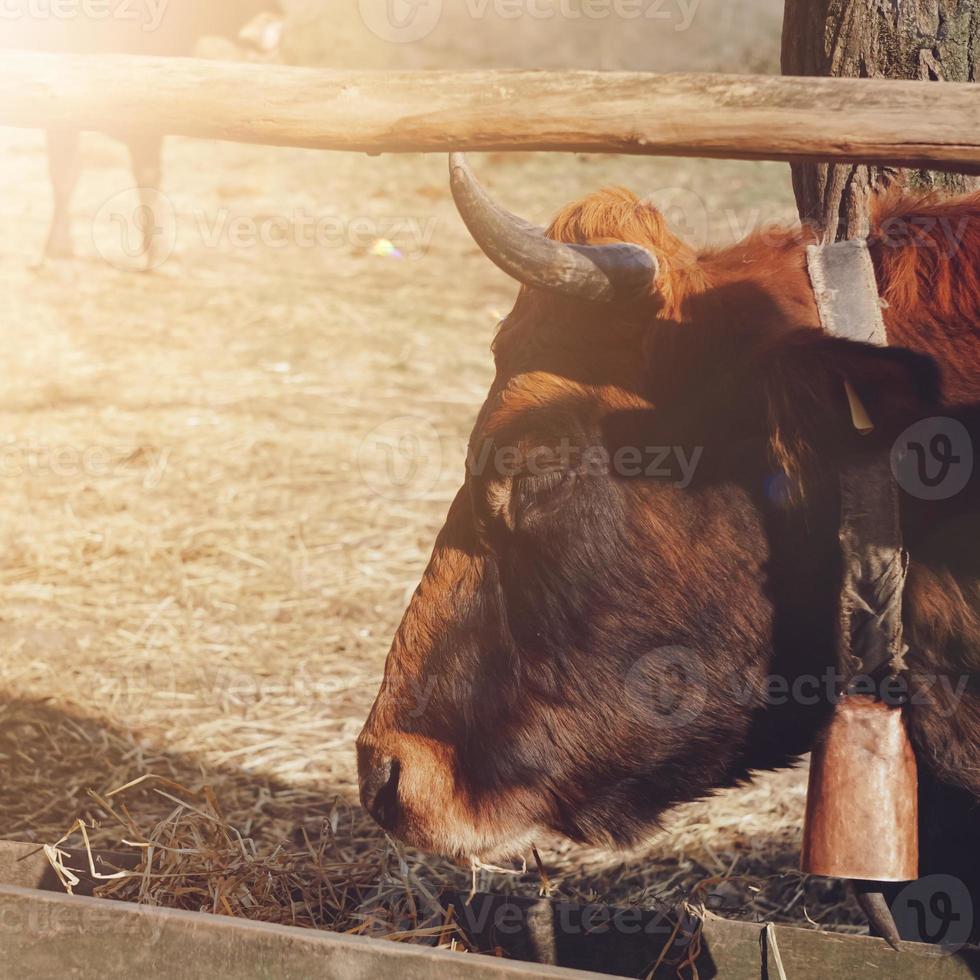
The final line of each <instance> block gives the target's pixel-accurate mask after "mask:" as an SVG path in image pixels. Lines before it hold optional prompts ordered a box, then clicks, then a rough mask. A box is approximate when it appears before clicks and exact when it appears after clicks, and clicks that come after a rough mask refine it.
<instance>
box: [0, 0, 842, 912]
mask: <svg viewBox="0 0 980 980" xmlns="http://www.w3.org/2000/svg"><path fill="white" fill-rule="evenodd" d="M24 2H25V3H26V2H27V0H24ZM33 2H36V3H41V2H42V0H33ZM80 2H84V0H80ZM147 2H148V0H147ZM170 2H171V3H177V0H170ZM403 3H404V4H405V6H404V9H401V8H400V7H399V4H403ZM436 3H437V0H429V4H428V5H427V4H425V3H424V2H421V3H420V4H418V5H413V4H408V3H407V0H392V4H390V5H389V4H387V3H386V0H361V3H356V2H352V0H344V2H340V0H338V2H330V3H328V2H324V0H289V2H288V3H287V4H286V19H285V27H284V31H283V33H282V36H281V40H280V43H279V46H278V50H277V51H276V52H269V51H265V52H262V53H259V52H257V50H256V46H255V45H254V44H253V45H252V46H243V45H242V44H241V43H240V42H239V39H237V38H235V37H233V36H231V35H233V34H234V33H235V31H228V32H226V35H225V36H223V37H218V36H214V35H211V34H208V35H206V36H203V37H202V38H200V39H198V38H197V37H195V38H194V39H193V44H192V45H190V47H191V48H192V49H193V53H196V54H197V55H199V56H209V57H220V58H236V59H245V58H248V59H253V60H263V59H268V60H273V61H283V62H287V63H290V64H304V65H317V66H324V67H330V68H393V67H398V68H457V69H462V68H477V67H479V68H502V67H524V68H536V67H541V68H602V69H623V68H629V69H643V70H652V71H681V70H686V71H691V70H704V71H723V72H771V73H775V72H777V71H778V60H779V59H778V52H779V35H780V21H781V6H782V5H781V3H780V0H699V2H698V0H690V2H681V0H667V2H663V3H660V2H659V0H650V2H648V3H643V4H640V7H641V8H642V9H643V10H644V11H646V14H647V15H646V16H643V17H642V18H639V19H638V18H635V17H632V16H623V15H622V11H623V10H627V11H629V10H633V9H634V7H633V5H632V4H630V3H629V2H628V0H623V5H621V6H617V5H616V4H614V3H611V4H610V5H608V6H607V7H605V8H602V9H605V10H606V13H607V16H604V17H587V16H585V15H584V14H583V13H582V11H583V10H584V9H585V7H583V4H582V3H581V2H578V0H563V2H562V3H559V2H558V0H555V2H554V3H550V2H549V0H538V2H537V3H536V4H530V5H524V6H523V7H522V6H520V5H518V8H517V16H514V10H515V7H514V4H513V2H512V0H511V2H506V0H504V2H501V0H498V2H496V3H494V2H484V0H467V2H465V3H450V2H448V0H446V2H445V3H443V4H441V6H438V7H434V6H432V5H435V4H436ZM10 9H13V8H10ZM589 9H593V8H589ZM433 10H435V12H436V14H437V16H434V17H433ZM391 11H394V13H395V15H397V16H396V18H395V21H394V22H393V21H392V19H391ZM522 11H523V12H522ZM528 11H533V15H532V14H531V13H529V12H528ZM149 12H150V11H149V10H147V13H148V14H149ZM549 12H550V15H549ZM35 13H36V12H35ZM542 14H544V16H541V15H542ZM171 15H173V11H169V12H168V16H171ZM39 16H40V15H38V16H35V15H30V14H29V20H28V21H26V22H25V21H24V19H23V18H21V19H19V20H18V19H16V18H7V19H0V46H17V45H23V44H24V43H25V40H24V38H25V34H24V29H25V25H26V26H29V27H31V29H32V30H34V31H35V32H37V31H40V34H41V35H44V31H45V30H48V29H49V27H50V25H49V24H48V22H46V21H44V18H43V16H40V20H39ZM31 17H33V19H30V18H31ZM399 18H401V19H399ZM426 18H430V20H428V21H427V20H426ZM406 25H407V26H406ZM89 26H90V27H91V26H92V25H89ZM59 29H60V30H65V31H67V34H66V35H64V36H66V37H69V38H70V37H71V36H73V35H72V32H73V31H77V30H79V27H78V23H77V22H72V23H71V24H69V25H67V26H66V25H64V24H62V25H60V27H59ZM236 29H237V24H236ZM100 30H101V28H99V27H98V26H96V27H95V34H96V35H97V36H101V35H99V31H100ZM419 33H421V35H422V36H417V37H416V36H413V35H415V34H419ZM37 36H38V35H37V34H36V33H35V35H34V41H32V42H31V43H35V44H36V43H37ZM74 36H76V37H77V36H78V35H74ZM259 47H261V45H260V46H259ZM187 53H192V52H191V51H190V50H188V52H187ZM0 57H3V54H2V52H0ZM151 123H152V121H151V120H148V126H149V128H152V125H151ZM119 135H123V136H125V134H116V137H118V136H119ZM80 145H81V149H80V158H79V166H78V175H79V176H78V183H77V186H76V187H74V189H73V195H72V197H71V200H70V205H69V218H70V221H69V225H68V227H69V232H70V247H71V251H72V252H73V255H72V256H70V257H59V258H50V257H46V256H45V254H44V252H45V243H46V241H47V240H48V235H49V229H50V227H51V221H52V213H53V188H52V182H51V180H50V179H49V175H48V158H47V154H46V149H45V139H44V134H43V133H42V132H41V131H40V130H10V129H7V130H2V129H0V191H2V193H0V288H2V298H3V310H4V314H3V316H2V318H0V331H2V339H3V350H4V357H3V358H2V360H0V391H2V396H0V500H2V501H3V507H2V508H0V643H2V646H0V650H2V654H0V770H2V773H3V779H2V781H3V786H4V791H3V793H2V794H0V837H3V838H8V839H10V838H12V839H21V840H30V841H39V842H53V841H55V840H57V839H58V838H59V837H60V836H61V835H62V833H63V832H64V831H65V830H67V829H68V828H69V826H70V825H71V823H72V821H73V820H74V819H75V817H76V816H78V815H82V814H84V815H86V816H87V818H88V819H90V820H91V821H92V822H93V824H96V825H97V826H96V828H95V829H94V830H93V831H92V836H93V840H94V841H95V842H97V843H102V844H107V845H118V833H117V831H115V830H114V829H113V827H112V826H111V822H107V821H106V814H105V813H104V812H103V811H101V810H100V808H99V805H98V804H97V803H96V802H94V801H93V800H92V798H91V797H90V796H88V795H87V790H88V789H90V788H94V789H96V790H98V791H99V792H100V793H104V792H106V791H108V790H110V789H112V788H114V787H116V786H120V785H122V784H123V783H126V782H128V781H129V780H131V779H134V778H137V777H139V776H140V775H142V774H144V773H148V772H153V773H159V774H163V775H167V776H169V777H171V778H173V779H176V780H179V781H180V782H182V783H184V784H186V785H188V786H200V785H204V784H207V785H210V786H211V787H213V790H214V794H215V796H216V798H217V799H218V800H219V801H220V803H221V806H222V808H223V813H224V815H225V817H226V818H227V819H228V820H229V821H230V822H231V823H233V824H234V825H235V826H236V827H238V828H239V829H241V831H242V832H243V833H244V834H247V835H251V836H253V837H254V838H255V840H256V841H257V842H258V845H259V846H263V847H266V846H268V847H274V846H275V844H277V843H278V842H280V841H282V840H296V839H297V835H299V834H302V833H304V832H305V833H308V834H312V835H314V836H316V835H320V834H326V835H328V836H329V837H330V842H331V843H330V846H331V847H332V848H334V851H333V852H331V853H334V854H335V858H336V862H337V865H338V867H346V866H350V867H354V866H355V865H356V866H358V867H361V868H363V867H368V868H369V869H370V874H369V875H368V876H367V878H368V879H371V878H372V876H373V878H374V879H376V878H377V876H378V875H379V874H381V872H382V871H383V870H384V869H385V868H387V867H389V862H390V860H392V857H391V854H392V852H391V850H390V845H389V844H387V843H386V841H385V840H384V838H383V836H382V835H381V833H380V832H379V831H377V830H376V829H375V828H374V827H373V826H372V825H371V823H370V821H368V820H367V819H366V817H365V816H364V815H363V814H362V813H361V811H360V809H359V807H358V805H357V795H356V789H355V759H354V752H353V742H354V738H355V736H356V734H357V732H358V730H359V728H360V726H361V724H362V722H363V719H364V717H365V716H366V713H367V710H368V708H369V707H370V704H371V702H372V700H373V698H374V694H375V691H376V688H377V685H378V682H379V680H380V676H381V670H382V665H383V662H384V657H385V654H386V652H387V647H388V643H389V641H390V637H391V636H392V634H393V632H394V630H395V628H396V627H397V624H398V621H399V619H400V616H401V613H402V611H403V609H404V606H405V603H406V600H407V598H408V596H409V595H410V594H411V592H412V590H413V589H414V587H415V585H416V583H417V581H418V579H419V577H420V575H421V572H422V570H423V567H424V564H425V562H426V559H427V556H428V552H429V549H430V548H431V544H432V542H433V540H434V537H435V534H436V532H437V530H438V528H439V527H440V525H441V523H442V520H443V517H444V514H445V511H446V508H447V506H448V503H449V501H450V499H451V498H452V496H453V494H454V492H455V490H456V488H457V486H458V483H459V480H460V476H461V473H462V468H463V462H464V449H463V447H464V444H465V440H466V437H467V435H468V433H469V428H470V426H471V425H472V422H473V419H474V417H475V413H476V410H477V408H478V407H479V405H480V403H481V402H482V399H483V397H484V394H485V392H486V389H487V385H488V384H489V381H490V378H491V373H492V370H491V369H492V364H491V359H490V354H489V344H490V341H491V339H492V337H493V332H494V328H495V325H496V323H497V322H498V320H499V319H500V318H501V316H502V315H504V314H505V313H506V311H507V310H508V309H509V306H510V304H511V303H512V302H513V299H514V296H515V295H516V286H515V285H514V284H513V283H512V282H510V281H509V280H508V279H507V278H506V277H505V276H503V274H501V273H499V272H498V271H497V270H496V269H494V268H493V267H492V266H491V265H490V264H489V262H487V261H486V260H485V259H484V258H483V256H482V255H481V254H480V253H479V251H478V249H477V248H476V246H475V245H474V244H473V243H472V241H471V240H470V238H469V237H468V235H467V234H466V233H465V230H464V229H463V227H462V224H461V223H460V221H459V220H458V218H457V216H456V214H455V211H454V209H453V207H452V204H451V200H450V197H449V193H448V186H447V178H446V161H445V159H444V158H442V157H423V156H386V157H380V158H366V157H361V156H356V155H347V154H336V153H320V152H313V151H307V150H296V149H289V150H286V149H276V148H268V147H257V146H244V145H235V144H227V143H219V142H212V141H204V140H190V139H183V138H168V139H167V140H166V141H165V142H164V145H163V154H162V162H161V165H160V167H159V170H158V173H157V174H156V175H155V176H154V178H153V182H152V185H151V186H149V187H147V186H146V183H145V181H143V182H142V183H143V184H144V187H143V193H142V194H141V193H139V192H138V191H137V190H136V186H137V181H136V179H135V178H134V175H133V171H132V168H131V166H130V158H129V152H128V150H127V146H126V143H125V142H124V141H120V140H119V139H118V138H113V137H110V136H108V135H106V134H98V133H95V134H84V135H83V137H82V139H81V144H80ZM474 166H475V167H476V169H477V172H478V173H479V174H480V176H481V179H483V180H485V182H486V184H487V185H488V187H489V188H490V190H491V191H492V192H493V193H494V194H495V195H496V197H497V198H498V199H499V200H501V201H502V202H503V203H505V204H507V205H508V206H509V207H511V208H512V209H514V210H516V211H518V212H519V213H521V214H524V215H526V216H527V217H528V218H530V219H532V220H535V221H538V222H546V221H547V220H548V219H549V217H550V216H551V215H552V214H553V213H554V212H555V211H556V210H557V209H558V208H559V207H560V206H562V205H563V204H564V203H566V202H568V201H570V200H572V199H575V198H577V197H579V196H582V195H583V194H585V193H588V192H589V191H592V190H595V189H597V188H599V187H601V186H603V185H608V184H619V185H625V186H627V187H630V188H632V189H633V190H635V191H637V192H638V193H640V194H644V195H649V197H650V199H651V200H652V201H653V202H654V203H656V204H657V205H658V206H659V207H661V208H662V209H663V210H664V212H665V213H666V214H667V216H668V219H669V220H670V221H671V223H672V225H673V226H674V228H675V230H676V231H678V232H679V233H680V234H682V235H684V236H685V237H687V238H688V239H690V240H692V242H693V243H695V244H700V245H706V244H709V243H729V242H732V241H734V240H737V239H738V238H741V237H742V236H743V235H744V234H745V233H746V232H747V231H749V230H750V229H752V228H754V227H757V226H759V225H760V224H766V223H770V222H774V221H792V220H795V207H794V205H793V198H792V192H791V187H790V177H789V168H788V167H786V166H784V165H781V164H768V163H758V164H754V163H735V162H724V161H705V160H658V159H644V158H638V157H616V156H598V155H559V154H501V153H496V154H484V155H476V156H474ZM147 208H149V211H147ZM148 220H150V225H148V224H147V221H148ZM147 228H149V230H150V232H151V236H150V237H151V239H152V241H153V246H154V247H153V250H152V255H150V256H148V255H147V254H145V252H144V251H143V250H142V248H141V236H142V235H143V233H144V232H146V230H147ZM61 251H63V252H64V251H65V249H62V250H61ZM379 450H380V451H379ZM392 459H394V463H393V464H392V462H391V461H392ZM804 788H805V774H803V773H800V772H790V773H781V774H769V775H766V776H763V777H761V778H760V779H759V780H758V781H757V782H756V783H755V784H753V785H752V786H748V787H744V788H741V789H738V790H732V791H728V792H726V793H723V794H720V795H719V797H718V798H717V799H715V800H713V801H710V802H708V803H704V804H698V805H693V806H689V807H686V808H684V809H683V810H681V811H680V812H679V813H677V814H675V815H674V816H672V817H671V818H670V819H669V820H668V822H667V824H666V826H665V828H664V830H663V831H662V832H660V833H659V834H658V835H656V837H655V838H654V839H653V840H652V841H651V842H650V844H649V845H648V846H647V847H645V848H643V849H641V851H640V852H638V853H636V854H633V855H629V856H622V855H615V854H610V853H606V852H602V851H596V850H589V849H583V848H577V847H572V846H571V845H569V844H567V843H565V842H561V841H552V840H542V841H539V842H538V846H539V849H540V851H541V855H542V859H543V861H544V864H545V866H546V867H547V869H548V873H549V876H550V878H551V880H552V882H553V884H554V886H555V887H556V888H557V889H558V891H559V892H560V893H562V894H566V895H571V896H577V897H588V898H600V899H603V900H606V901H610V902H614V903H616V904H629V903H641V904H647V905H649V904H652V903H655V902H657V901H661V900H663V901H672V902H674V901H678V900H680V899H683V898H685V897H686V896H688V895H690V894H691V893H692V890H693V889H695V887H696V886H697V885H698V884H699V883H701V882H703V881H705V880H706V879H717V881H716V882H715V884H714V885H712V886H711V889H710V891H711V895H712V896H713V897H712V899H711V900H712V902H713V903H714V904H713V907H715V908H717V909H718V910H720V911H724V912H725V913H726V914H736V915H745V916H748V917H757V916H761V915H765V916H769V917H774V918H776V919H777V920H778V919H786V920H789V921H794V922H798V923H802V922H804V921H805V915H804V908H805V910H806V913H807V914H808V915H809V916H811V917H812V918H813V919H814V920H815V921H818V922H820V923H821V924H823V925H828V924H836V925H837V926H838V927H840V928H845V929H846V928H853V927H852V926H851V925H850V923H852V922H854V921H855V919H854V918H853V916H852V913H851V910H850V907H849V906H847V905H846V904H844V901H845V899H844V895H843V893H842V892H841V891H840V890H839V889H838V888H837V886H835V885H832V884H828V883H819V882H813V881H811V882H806V881H803V880H801V879H800V877H799V876H798V875H797V874H796V873H795V867H796V861H797V853H798V845H799V823H800V818H801V814H802V807H803V797H804ZM128 806H129V807H130V812H131V813H133V814H134V815H135V817H134V818H135V819H137V820H140V821H153V820H156V819H159V818H161V815H162V814H164V813H165V812H168V811H169V809H170V808H171V804H170V803H168V802H167V801H166V800H161V799H160V797H159V796H155V795H154V794H153V793H152V792H149V791H147V792H141V791H140V792H136V793H135V794H134V795H132V796H131V798H130V799H129V801H128ZM338 814H341V817H338ZM324 821H326V823H324ZM404 860H405V861H406V862H408V863H407V865H406V866H407V867H410V868H411V869H412V873H413V874H415V875H417V876H418V879H419V880H424V881H426V882H427V883H428V885H427V887H429V888H437V887H438V886H439V885H440V884H441V883H444V882H446V881H456V882H459V881H460V880H461V877H460V872H459V870H458V869H455V868H452V867H450V866H448V865H446V864H444V863H443V862H440V861H438V860H437V859H434V858H431V857H429V856H424V855H417V854H415V855H413V854H408V855H405V856H404ZM345 862H346V865H345ZM480 878H481V880H480V882H479V884H480V886H481V887H483V888H490V889H509V890H517V891H524V892H526V893H528V894H536V893H537V888H538V880H537V876H536V875H524V876H521V875H518V876H506V877H505V876H501V875H494V874H492V873H490V872H481V876H480ZM463 879H466V876H465V875H463ZM379 928H380V927H379Z"/></svg>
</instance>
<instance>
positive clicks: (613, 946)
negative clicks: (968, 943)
mask: <svg viewBox="0 0 980 980" xmlns="http://www.w3.org/2000/svg"><path fill="white" fill-rule="evenodd" d="M96 860H97V862H98V861H104V862H105V865H104V866H105V868H106V869H108V868H109V867H110V866H114V867H119V865H120V862H125V861H127V860H128V861H131V860H132V857H131V856H129V857H128V858H126V857H120V856H118V855H111V856H109V855H106V856H104V857H98V856H97V857H96ZM69 863H71V864H72V866H73V867H76V868H82V867H85V866H87V863H88V859H87V856H86V855H85V854H84V852H81V853H75V854H74V855H73V860H72V861H70V862H69ZM92 884H93V882H92V881H91V879H89V880H86V879H85V878H84V877H83V879H82V882H81V884H80V885H79V886H78V888H77V891H78V892H79V894H77V895H74V896H71V895H66V894H64V892H63V890H62V888H61V886H60V884H59V883H58V880H57V878H56V876H55V874H54V872H53V870H52V868H51V866H50V865H49V864H48V862H47V859H46V858H45V856H44V854H43V852H42V851H41V850H40V849H39V848H38V847H37V846H36V845H33V844H13V843H0V944H2V958H3V969H2V971H0V972H2V973H3V975H5V976H11V977H53V976H63V975H70V976H72V977H74V978H76V980H101V978H103V977H106V976H139V977H140V978H141V980H169V978H171V977H175V976H178V977H181V978H182V980H253V978H254V980H258V978H270V980H272V978H276V980H279V978H297V980H300V978H302V980H305V978H308V977H325V978H330V980H363V978H368V977H370V978H375V977H392V978H396V980H430V978H432V980H457V978H459V980H463V978H466V980H525V978H526V980H534V978H542V980H543V978H552V980H562V978H565V980H575V978H582V980H585V978H588V977H591V978H599V977H603V976H606V977H608V976H622V977H646V976H653V977H654V978H668V977H670V978H674V977H676V976H677V969H678V965H679V964H681V963H684V962H689V963H690V964H691V965H694V966H695V967H696V968H697V975H698V976H699V977H701V978H702V980H711V978H714V977H719V978H723V980H759V977H772V978H780V977H786V978H790V980H825V978H826V977H831V976H841V977H863V976H876V977H888V978H890V980H903V978H906V977H907V978H909V980H961V978H962V980H968V978H974V977H976V976H978V975H980V949H976V948H972V947H971V948H967V949H964V950H961V951H960V952H958V953H956V954H955V955H945V954H944V953H943V952H942V951H941V950H939V949H937V948H935V947H932V946H920V945H916V944H912V943H907V944H904V948H903V951H902V952H901V953H896V952H895V951H894V950H892V949H891V948H890V947H889V946H888V945H887V944H886V943H885V942H883V941H882V940H879V939H868V938H864V937H850V936H842V935H836V934H827V933H821V932H817V931H816V930H805V929H796V928H790V927H787V926H775V927H772V926H770V927H768V928H767V927H765V926H762V925H756V924H754V923H748V922H734V921H729V920H726V919H720V918H716V917H711V918H709V919H708V920H707V921H705V922H704V923H703V925H701V926H700V927H699V926H698V923H697V921H696V920H694V919H692V918H690V917H682V919H681V929H680V930H678V931H677V933H676V935H675V930H674V927H675V925H676V921H677V920H676V917H674V916H665V915H661V914H658V913H655V912H639V911H637V910H622V909H609V908H606V907H601V906H588V907H576V906H572V905H568V904H564V903H558V902H551V901H547V900H544V899H541V900H534V899H520V898H508V897H504V896H499V895H477V896H475V897H474V898H473V900H472V901H471V902H468V901H467V899H468V897H467V896H465V895H461V894H454V893H447V894H445V895H443V896H442V902H443V903H444V904H445V905H447V906H448V905H450V904H451V905H453V908H454V910H455V912H456V920H457V922H459V923H460V925H461V926H462V927H463V929H464V930H465V931H466V932H467V934H468V936H469V937H470V939H471V941H472V942H473V944H474V945H475V946H476V947H478V948H481V949H487V950H496V951H497V952H498V955H497V956H479V955H473V954H462V953H453V952H448V951H443V950H435V949H426V948H423V947H420V946H408V945H404V944H401V943H394V942H388V941H385V940H377V939H365V938H362V937H357V936H342V935H336V934H333V933H327V932H319V931H316V930H310V929H294V928H290V927H288V926H275V925H267V924H265V923H255V922H247V921H244V920H241V919H232V918H228V917H225V916H219V915H211V914H206V913H195V912H182V911H174V910H171V909H157V908H147V907H145V906H137V905H130V904H127V903H124V902H115V901H109V900H106V899H99V898H92V897H90V895H91V888H92ZM86 893H87V894H86ZM694 934H696V935H697V941H696V942H695V943H694V944H692V942H691V937H692V936H693V935H694ZM665 947H666V949H667V952H666V954H664V950H665ZM662 954H663V955H662ZM661 957H662V962H661V964H660V967H659V968H658V969H657V970H656V972H654V973H652V974H651V971H652V970H653V969H654V967H655V966H656V965H657V963H658V960H661ZM687 975H691V974H690V973H689V971H688V973H687Z"/></svg>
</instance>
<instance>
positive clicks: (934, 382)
mask: <svg viewBox="0 0 980 980" xmlns="http://www.w3.org/2000/svg"><path fill="white" fill-rule="evenodd" d="M761 371H762V378H761V382H762V384H761V390H762V391H763V392H764V399H765V411H766V414H767V421H768V427H769V439H770V445H771V450H772V455H773V458H774V461H775V462H776V464H777V466H778V467H779V468H780V469H781V470H782V472H783V473H785V475H786V476H787V477H789V481H790V485H791V486H794V487H796V488H798V489H799V490H800V491H802V490H803V489H804V488H805V486H806V483H807V481H808V480H810V479H812V478H813V477H814V476H815V475H816V473H817V471H819V472H821V473H823V474H824V475H827V474H828V472H829V470H830V469H831V468H832V469H833V471H834V472H836V470H837V469H838V467H839V465H840V464H841V463H842V462H843V461H844V460H845V459H846V458H847V457H848V456H853V455H855V454H860V453H866V452H872V451H876V450H881V449H883V448H885V447H889V446H890V445H891V444H892V443H893V442H894V440H895V439H896V438H897V437H898V436H899V435H900V434H901V432H902V431H903V430H904V429H906V428H907V427H908V426H910V425H912V424H913V423H914V422H916V421H918V420H919V419H922V418H924V417H926V416H928V415H929V414H931V413H932V412H934V411H935V410H936V409H937V408H938V406H939V405H940V404H941V402H942V393H941V387H942V386H941V378H940V373H939V369H938V367H937V366H936V363H935V361H933V360H932V358H930V357H927V356H924V355H922V354H917V353H915V352H913V351H910V350H907V349H905V348H901V347H876V346H873V345H871V344H862V343H858V342H855V341H850V340H842V339H839V338H836V337H827V336H824V335H822V334H818V335H816V336H814V334H813V331H812V330H805V331H799V332H797V333H794V334H791V335H789V336H787V337H784V338H782V339H781V340H780V341H779V342H778V343H777V344H775V345H774V346H773V347H771V348H770V349H769V350H767V351H766V352H765V354H764V355H763V357H762V364H761Z"/></svg>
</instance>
